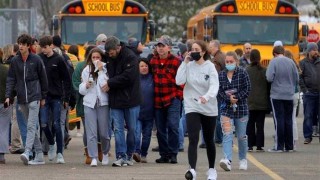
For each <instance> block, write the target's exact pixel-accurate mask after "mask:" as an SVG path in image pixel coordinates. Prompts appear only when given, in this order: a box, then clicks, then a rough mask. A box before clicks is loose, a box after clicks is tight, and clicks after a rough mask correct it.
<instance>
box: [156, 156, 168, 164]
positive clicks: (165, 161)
mask: <svg viewBox="0 0 320 180" xmlns="http://www.w3.org/2000/svg"><path fill="white" fill-rule="evenodd" d="M156 163H169V159H168V158H167V157H162V156H161V157H160V158H159V159H156Z"/></svg>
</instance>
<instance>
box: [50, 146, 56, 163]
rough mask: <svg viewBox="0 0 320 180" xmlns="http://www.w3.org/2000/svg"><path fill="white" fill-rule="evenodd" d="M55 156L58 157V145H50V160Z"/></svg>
mask: <svg viewBox="0 0 320 180" xmlns="http://www.w3.org/2000/svg"><path fill="white" fill-rule="evenodd" d="M55 157H56V146H55V144H54V145H49V151H48V158H49V161H53V160H54V158H55Z"/></svg>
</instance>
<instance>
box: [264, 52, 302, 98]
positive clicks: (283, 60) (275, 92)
mask: <svg viewBox="0 0 320 180" xmlns="http://www.w3.org/2000/svg"><path fill="white" fill-rule="evenodd" d="M266 76H267V80H268V81H269V82H271V92H270V97H271V98H272V99H279V100H293V96H294V92H295V87H296V85H297V84H298V83H299V74H298V69H297V67H296V65H295V64H294V62H293V61H292V60H291V59H289V58H287V57H285V56H283V55H279V56H277V57H275V58H273V59H272V60H271V61H270V64H269V66H268V69H267V73H266Z"/></svg>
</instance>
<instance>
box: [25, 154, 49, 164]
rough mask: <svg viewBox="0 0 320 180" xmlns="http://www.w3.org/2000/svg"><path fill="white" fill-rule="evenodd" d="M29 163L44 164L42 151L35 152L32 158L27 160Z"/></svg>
mask: <svg viewBox="0 0 320 180" xmlns="http://www.w3.org/2000/svg"><path fill="white" fill-rule="evenodd" d="M28 164H29V165H42V164H45V162H44V159H43V153H37V154H36V157H35V158H34V160H32V161H29V162H28Z"/></svg>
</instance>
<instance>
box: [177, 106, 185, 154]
mask: <svg viewBox="0 0 320 180" xmlns="http://www.w3.org/2000/svg"><path fill="white" fill-rule="evenodd" d="M186 131H187V123H186V113H185V111H184V105H183V102H182V111H181V118H180V121H179V149H183V148H184V134H185V133H186Z"/></svg>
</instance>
